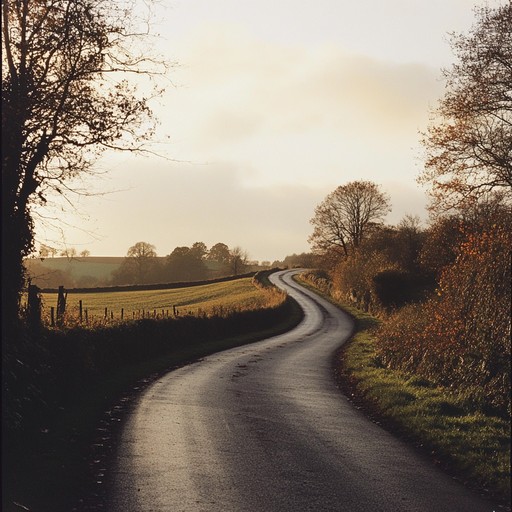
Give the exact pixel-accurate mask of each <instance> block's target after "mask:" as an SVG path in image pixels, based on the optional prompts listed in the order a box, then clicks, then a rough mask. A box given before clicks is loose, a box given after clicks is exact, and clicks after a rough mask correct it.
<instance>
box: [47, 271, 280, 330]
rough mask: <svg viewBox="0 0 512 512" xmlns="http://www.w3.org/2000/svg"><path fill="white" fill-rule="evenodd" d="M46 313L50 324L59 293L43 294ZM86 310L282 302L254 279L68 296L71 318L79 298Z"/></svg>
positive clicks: (213, 308)
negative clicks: (166, 288) (51, 309)
mask: <svg viewBox="0 0 512 512" xmlns="http://www.w3.org/2000/svg"><path fill="white" fill-rule="evenodd" d="M42 300H43V316H44V318H45V319H46V322H47V323H48V321H49V317H50V308H51V307H52V306H53V307H56V306H57V294H56V293H43V294H42ZM80 300H81V301H82V309H83V312H85V310H87V317H88V319H89V320H90V321H93V320H94V319H95V318H96V319H101V318H104V317H105V309H106V310H107V313H108V319H111V318H114V319H120V318H121V311H123V317H124V319H131V318H140V316H141V314H142V313H143V312H145V313H148V314H152V313H155V314H156V315H158V316H159V317H160V316H164V317H167V316H173V315H174V314H175V313H176V312H177V313H178V314H179V315H195V316H197V315H212V314H217V315H218V314H222V313H223V312H233V311H245V310H250V309H259V308H262V307H269V306H271V305H272V303H275V304H277V303H278V302H280V301H282V297H281V296H280V295H279V293H278V292H277V291H276V290H266V289H262V288H261V287H256V286H255V285H254V283H253V280H252V278H241V279H236V280H233V281H226V282H220V283H211V284H205V285H201V286H190V287H184V288H174V289H168V290H137V291H116V292H97V293H83V292H78V293H73V292H69V293H68V295H67V307H66V312H67V317H68V319H70V318H77V317H78V315H79V301H80Z"/></svg>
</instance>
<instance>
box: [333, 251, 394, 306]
mask: <svg viewBox="0 0 512 512" xmlns="http://www.w3.org/2000/svg"><path fill="white" fill-rule="evenodd" d="M391 271H398V268H397V265H396V264H395V263H392V262H391V261H390V260H389V259H388V258H387V256H386V255H385V254H383V253H382V252H377V251H375V252H369V251H356V252H354V253H353V254H351V255H350V256H349V257H348V258H346V259H344V260H342V261H340V263H339V264H338V265H337V266H336V268H335V269H334V271H333V273H332V274H333V278H332V280H333V289H334V293H333V295H334V296H335V298H336V299H340V300H349V301H351V302H352V303H354V304H355V305H356V306H357V307H359V308H361V309H363V310H364V311H371V312H373V313H376V312H378V311H380V310H382V309H384V308H385V305H384V304H383V302H382V301H381V297H379V294H378V293H377V289H376V286H375V277H376V276H377V275H379V274H381V273H383V272H391Z"/></svg>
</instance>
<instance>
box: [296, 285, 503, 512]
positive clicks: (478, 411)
mask: <svg viewBox="0 0 512 512" xmlns="http://www.w3.org/2000/svg"><path fill="white" fill-rule="evenodd" d="M300 282H301V283H302V284H305V285H306V286H308V287H309V288H310V289H313V290H314V291H315V292H317V293H319V294H321V295H322V296H323V297H324V298H326V299H328V300H329V301H330V302H332V303H334V304H335V305H337V306H339V307H340V308H341V309H343V310H345V311H347V312H348V313H349V314H350V315H352V316H353V317H354V319H355V321H356V331H355V334H354V336H353V338H352V339H351V340H350V341H349V342H348V343H347V344H345V346H344V347H342V349H341V350H340V351H339V352H338V354H337V356H336V361H335V370H336V373H337V378H338V381H339V383H340V387H341V388H342V389H343V391H344V393H345V394H347V396H348V397H349V398H350V399H351V400H352V401H353V402H354V404H355V405H356V406H357V407H359V408H361V409H362V410H363V411H365V413H366V414H368V415H369V416H370V417H371V418H372V419H373V420H374V421H376V422H377V423H379V424H382V425H383V426H384V427H385V428H387V429H389V430H391V431H392V432H394V433H395V434H398V435H399V436H400V437H402V438H405V439H406V440H407V441H409V442H411V443H413V444H414V445H415V446H416V447H418V448H420V449H421V451H422V452H423V453H426V454H427V455H428V456H429V457H430V458H431V459H433V460H434V462H435V463H437V464H439V465H441V466H442V467H443V468H444V469H445V470H446V471H447V472H448V473H450V474H451V475H452V476H454V477H455V478H457V479H458V480H460V481H461V482H463V483H464V484H465V485H467V486H468V487H471V488H474V489H475V490H477V491H480V492H482V493H484V494H486V495H488V496H491V497H492V498H494V499H496V500H498V501H499V502H500V503H501V504H502V505H504V506H507V505H508V506H510V448H511V447H510V420H509V419H508V418H502V417H497V416H492V415H490V414H488V413H487V411H485V410H484V409H483V407H479V406H478V405H476V404H475V402H474V401H473V400H471V397H470V396H469V393H468V395H467V396H462V395H461V394H456V393H452V392H451V391H450V390H449V389H447V388H443V387H440V386H437V385H434V384H432V383H430V382H429V381H427V380H426V379H423V378H420V377H417V376H415V375H411V374H406V373H403V372H398V371H394V370H390V369H388V368H385V367H383V366H382V365H381V364H380V362H379V360H378V358H377V354H376V351H375V334H374V333H373V328H374V327H376V326H377V325H378V322H379V320H378V319H376V318H374V317H372V316H370V315H368V314H367V313H364V312H361V311H359V310H357V309H355V308H354V307H352V306H350V305H347V304H344V303H341V302H339V301H336V300H334V299H333V298H332V297H331V296H330V295H328V294H326V293H325V292H321V291H319V290H318V289H315V287H314V286H312V285H311V283H310V282H308V281H304V280H300Z"/></svg>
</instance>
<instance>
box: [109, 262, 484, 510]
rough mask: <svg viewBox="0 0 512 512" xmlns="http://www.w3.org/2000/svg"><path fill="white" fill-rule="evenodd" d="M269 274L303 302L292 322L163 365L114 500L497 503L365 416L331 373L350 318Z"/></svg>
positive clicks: (376, 506)
mask: <svg viewBox="0 0 512 512" xmlns="http://www.w3.org/2000/svg"><path fill="white" fill-rule="evenodd" d="M293 273H294V271H283V272H279V273H276V274H273V276H272V279H273V281H274V282H275V283H276V284H277V285H278V286H280V287H282V288H285V289H286V290H287V291H288V293H289V294H290V295H291V296H292V297H293V298H295V299H296V300H297V301H298V302H299V304H300V305H301V307H302V308H303V309H304V311H305V318H304V320H303V322H302V323H301V324H300V325H299V326H298V327H296V328H295V329H294V330H292V331H291V332H289V333H287V334H284V335H281V336H276V337H274V338H270V339H267V340H265V341H262V342H258V343H255V344H252V345H247V346H244V347H240V348H237V349H233V350H229V351H225V352H221V353H219V354H215V355H213V356H210V357H207V358H205V359H203V360H201V361H199V362H197V363H194V364H191V365H189V366H186V367H183V368H180V369H178V370H175V371H172V372H170V373H168V374H167V375H165V376H163V377H161V378H160V379H159V380H158V381H156V382H155V383H154V384H153V385H151V386H150V387H149V388H147V389H146V391H145V392H144V393H143V394H142V395H141V397H140V398H139V400H138V401H137V403H136V406H135V407H134V408H133V410H132V412H131V413H130V414H129V415H128V418H127V420H126V423H125V426H124V428H123V433H122V435H121V439H120V443H119V446H118V449H117V452H116V458H115V461H114V464H113V467H112V473H111V474H112V478H111V485H110V491H109V495H108V498H107V506H106V509H107V510H109V511H111V512H135V511H137V512H150V511H151V512H153V511H155V512H156V511H165V512H178V511H181V512H202V511H205V512H206V511H207V512H212V511H223V512H224V511H226V512H246V511H247V512H249V511H250V512H254V511H265V512H273V511H279V512H287V511H293V512H298V511H308V510H311V511H346V512H369V511H380V512H415V511H417V512H430V511H431V512H458V511H460V512H492V510H493V507H492V505H490V504H489V503H488V502H486V501H485V500H483V499H481V498H480V497H479V496H478V495H475V494H473V493H471V492H469V491H468V490H466V489H465V488H463V487H462V486H461V485H459V484H458V483H456V482H455V481H453V480H452V479H451V478H449V477H447V476H446V475H444V474H443V473H442V472H440V471H439V470H437V468H435V467H433V466H432V465H431V464H430V463H429V462H428V461H425V460H424V459H423V458H422V457H420V456H418V455H417V454H416V453H415V452H414V451H413V450H412V449H410V448H409V447H408V446H406V445H405V444H404V443H402V442H401V441H399V440H397V439H395V438H394V437H393V436H392V435H390V434H389V433H387V432H386V431H384V430H383V429H381V428H380V427H378V426H377V425H375V424H373V423H371V422H370V421H368V420H367V419H366V418H365V417H364V416H363V415H362V414H361V413H360V412H359V411H357V410H356V409H354V408H353V407H352V405H351V404H350V402H348V400H347V399H346V398H345V397H344V396H343V395H341V394H340V392H339V390H338V389H337V388H336V386H335V384H334V381H333V372H332V357H333V353H334V351H335V350H336V349H337V348H338V347H339V346H340V345H341V344H342V343H343V342H344V341H345V340H346V339H347V338H348V337H349V335H350V333H351V330H352V321H351V320H350V318H349V317H348V316H347V315H345V314H344V313H343V312H341V311H340V310H338V309H337V308H335V307H334V306H332V305H331V304H329V303H328V302H326V301H324V300H322V299H320V298H319V297H318V296H316V295H315V294H313V293H311V292H309V291H307V290H305V289H304V288H301V287H300V286H299V285H297V284H296V283H295V282H294V281H293V280H292V275H293Z"/></svg>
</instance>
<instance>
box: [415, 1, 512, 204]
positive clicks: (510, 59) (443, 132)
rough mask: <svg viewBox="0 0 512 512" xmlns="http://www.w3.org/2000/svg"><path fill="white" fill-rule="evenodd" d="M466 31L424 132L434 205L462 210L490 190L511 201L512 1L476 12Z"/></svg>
mask: <svg viewBox="0 0 512 512" xmlns="http://www.w3.org/2000/svg"><path fill="white" fill-rule="evenodd" d="M476 15H477V23H476V24H475V25H474V27H473V28H472V30H471V31H470V32H469V33H468V34H467V35H464V34H458V35H456V34H454V35H452V40H451V45H452V49H453V51H454V54H455V56H456V58H457V62H456V63H455V64H454V65H453V66H452V67H451V68H450V69H448V70H444V77H445V79H446V91H445V94H444V96H443V98H442V99H441V100H440V102H439V105H438V107H437V109H436V110H435V111H434V115H435V117H434V121H433V122H432V124H431V125H430V127H429V129H428V132H427V133H426V134H424V137H423V145H424V147H425V150H426V157H427V158H426V166H425V171H424V172H423V173H422V175H421V176H420V178H419V181H420V182H422V183H426V184H431V186H432V189H431V196H432V210H433V211H434V212H436V211H437V212H442V211H446V210H449V209H452V208H458V209H460V208H461V207H462V208H463V207H464V206H465V204H466V203H468V202H470V203H471V202H474V201H475V200H478V199H479V198H480V197H481V196H485V195H487V194H488V193H489V192H494V193H501V194H502V195H504V196H505V197H506V198H507V199H508V201H509V202H510V201H512V3H510V2H505V3H504V5H502V6H500V7H497V8H495V9H492V8H490V7H482V8H479V9H477V10H476Z"/></svg>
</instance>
